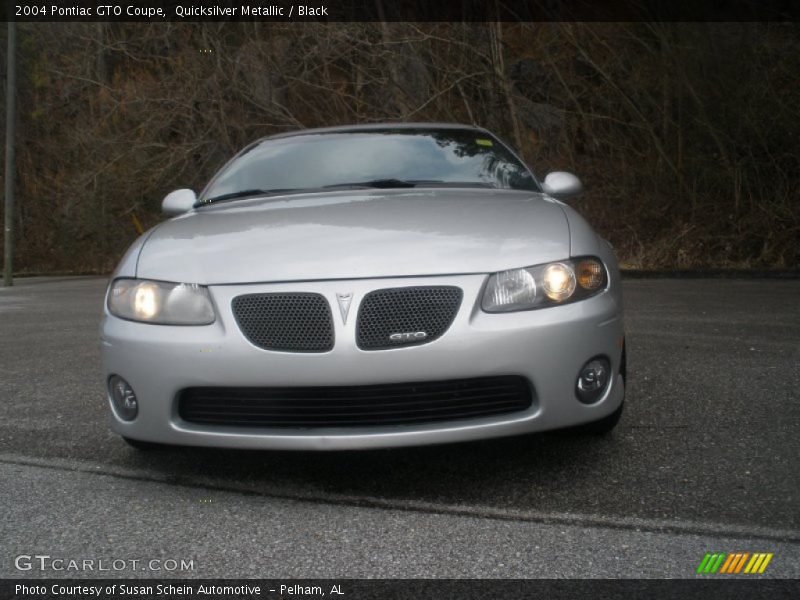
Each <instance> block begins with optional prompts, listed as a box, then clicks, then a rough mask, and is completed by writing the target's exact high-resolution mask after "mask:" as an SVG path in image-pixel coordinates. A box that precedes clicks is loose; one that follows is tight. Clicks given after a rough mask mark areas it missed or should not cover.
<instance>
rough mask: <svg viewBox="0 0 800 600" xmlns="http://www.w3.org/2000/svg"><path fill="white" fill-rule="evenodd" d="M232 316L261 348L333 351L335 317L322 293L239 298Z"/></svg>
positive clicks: (248, 295) (252, 341)
mask: <svg viewBox="0 0 800 600" xmlns="http://www.w3.org/2000/svg"><path fill="white" fill-rule="evenodd" d="M232 308H233V316H234V317H235V318H236V323H237V324H238V325H239V329H241V330H242V333H243V334H244V335H245V337H246V338H247V339H248V340H250V342H251V343H253V344H255V345H256V346H258V347H259V348H264V349H265V350H283V351H286V352H327V351H329V350H331V349H332V348H333V318H332V317H331V307H330V306H329V305H328V301H327V300H325V297H324V296H322V295H320V294H312V293H302V292H301V293H277V294H246V295H244V296H237V297H236V298H234V299H233V303H232Z"/></svg>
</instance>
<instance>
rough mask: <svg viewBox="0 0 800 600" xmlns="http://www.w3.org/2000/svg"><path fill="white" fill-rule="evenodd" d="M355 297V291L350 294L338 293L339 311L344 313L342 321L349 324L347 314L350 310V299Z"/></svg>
mask: <svg viewBox="0 0 800 600" xmlns="http://www.w3.org/2000/svg"><path fill="white" fill-rule="evenodd" d="M352 299H353V293H352V292H350V293H349V294H336V301H337V302H338V303H339V313H341V315H342V323H344V324H345V325H347V315H348V313H349V312H350V301H351V300H352Z"/></svg>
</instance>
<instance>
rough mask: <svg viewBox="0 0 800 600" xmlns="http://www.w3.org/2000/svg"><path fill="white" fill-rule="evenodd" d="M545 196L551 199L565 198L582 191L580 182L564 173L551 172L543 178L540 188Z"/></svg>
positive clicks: (573, 176)
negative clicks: (551, 197) (547, 195)
mask: <svg viewBox="0 0 800 600" xmlns="http://www.w3.org/2000/svg"><path fill="white" fill-rule="evenodd" d="M542 187H543V188H544V191H545V193H546V194H549V195H550V196H553V198H567V197H568V196H575V195H576V194H580V193H581V192H582V191H583V184H582V183H581V180H580V179H578V178H577V177H575V175H573V174H572V173H567V172H566V171H553V172H552V173H548V174H547V177H545V178H544V185H543V186H542Z"/></svg>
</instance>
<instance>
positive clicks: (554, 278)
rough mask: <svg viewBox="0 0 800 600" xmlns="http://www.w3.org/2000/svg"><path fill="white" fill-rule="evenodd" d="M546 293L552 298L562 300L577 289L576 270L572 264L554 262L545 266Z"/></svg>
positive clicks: (557, 300)
mask: <svg viewBox="0 0 800 600" xmlns="http://www.w3.org/2000/svg"><path fill="white" fill-rule="evenodd" d="M542 279H543V280H544V293H545V294H547V297H548V298H550V300H554V301H556V302H561V301H562V300H566V299H567V298H569V297H570V296H572V294H573V292H574V291H575V271H574V270H573V269H572V265H567V264H564V263H553V264H552V265H547V266H546V267H545V268H544V277H543V278H542Z"/></svg>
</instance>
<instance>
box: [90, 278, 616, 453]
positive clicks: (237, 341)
mask: <svg viewBox="0 0 800 600" xmlns="http://www.w3.org/2000/svg"><path fill="white" fill-rule="evenodd" d="M486 279H487V276H485V275H456V276H448V277H438V276H437V277H427V278H416V277H415V278H397V279H381V280H363V279H362V280H346V281H316V282H287V283H277V284H250V285H227V286H212V287H211V288H210V291H211V294H212V297H213V300H214V304H215V308H216V309H217V311H218V316H219V318H218V319H217V321H216V322H215V323H214V324H212V325H208V326H203V327H174V326H158V325H149V324H142V323H134V322H130V321H123V320H121V319H117V318H115V317H113V316H106V317H105V319H104V323H103V327H102V329H103V347H104V352H103V354H104V359H105V370H106V372H107V373H122V374H123V376H124V377H125V378H126V379H127V380H128V381H129V382H130V384H131V385H132V386H133V389H134V390H135V391H136V393H137V396H138V397H139V398H140V401H139V402H140V408H139V410H140V414H139V417H138V418H137V419H136V420H135V421H133V422H130V423H128V422H124V421H122V420H120V419H118V418H117V417H116V416H114V415H112V428H113V429H114V431H116V432H117V433H119V434H121V435H124V436H127V437H132V438H135V439H140V440H145V441H151V442H161V443H168V444H169V443H172V444H185V445H209V446H226V447H235V448H261V449H284V450H291V449H294V450H298V449H328V450H345V449H359V448H375V447H394V446H407V445H421V444H437V443H445V442H456V441H467V440H472V439H479V438H487V437H499V436H506V435H517V434H522V433H530V432H534V431H544V430H549V429H557V428H561V427H568V426H571V425H577V424H580V423H584V422H589V421H593V420H597V419H600V418H602V417H604V416H606V415H608V414H610V413H611V412H613V411H614V410H616V409H617V408H619V406H620V404H621V403H622V398H623V395H624V381H623V380H622V377H621V376H619V374H618V371H619V366H620V360H621V353H622V337H623V327H622V318H621V313H620V306H621V296H620V294H619V292H618V289H619V288H618V284H617V282H613V283H614V284H615V285H614V286H613V288H609V290H608V291H606V292H603V293H601V294H599V295H597V296H595V297H593V298H589V299H587V300H584V301H581V302H575V303H572V304H566V305H563V306H557V307H553V308H548V309H540V310H531V311H522V312H516V313H504V314H488V313H485V312H483V311H482V310H481V309H480V306H479V298H480V296H481V292H482V290H483V287H484V285H485V283H486ZM431 284H435V285H455V286H458V287H460V288H461V289H463V290H464V297H465V300H464V302H463V303H462V305H461V308H460V309H459V312H458V314H457V316H456V319H455V321H454V322H453V324H452V325H451V327H450V329H449V330H448V331H447V333H446V334H445V335H444V336H442V337H441V338H439V339H437V340H435V341H434V342H431V343H429V344H423V345H420V346H409V347H400V348H395V349H391V350H384V351H364V350H361V349H359V348H358V347H357V345H356V342H355V322H356V319H353V318H351V319H348V321H347V323H343V322H342V320H341V319H340V318H338V314H337V315H336V317H335V318H334V323H335V338H336V343H335V346H334V348H333V350H331V351H330V352H324V353H318V354H297V353H292V352H276V351H269V350H262V349H260V348H256V347H255V346H253V345H252V344H250V342H248V341H247V339H246V338H245V337H244V335H243V334H242V333H241V331H240V330H239V329H238V327H237V325H236V323H235V319H234V317H233V314H232V311H231V301H232V300H233V298H234V297H235V296H237V295H240V294H248V293H258V292H285V291H313V292H317V293H321V294H323V295H324V296H325V297H326V298H327V299H328V301H329V302H330V303H331V306H336V299H335V297H336V294H337V293H342V292H347V293H352V294H353V300H352V302H353V306H352V307H351V311H357V310H358V305H359V303H360V301H361V299H362V298H363V297H364V295H366V294H367V293H368V292H369V291H371V290H374V289H379V288H392V287H404V286H413V285H431ZM599 354H602V355H607V356H609V358H610V360H611V365H612V370H613V372H614V373H615V376H614V378H613V380H612V382H611V385H610V386H609V388H608V389H607V390H606V392H605V394H604V395H603V397H602V398H601V399H600V400H599V401H598V402H596V403H593V404H591V405H586V404H582V403H581V402H579V401H578V399H577V398H576V396H575V393H574V385H575V379H576V377H577V374H578V372H579V370H580V368H581V366H582V365H583V364H584V362H585V361H586V360H588V359H589V358H591V357H593V356H596V355H599ZM154 373H158V374H159V376H158V377H154V376H153V374H154ZM491 375H522V376H524V377H526V378H528V380H529V381H530V382H531V384H532V385H533V387H534V390H535V401H534V404H533V406H532V407H531V409H529V410H527V411H525V412H521V413H516V414H509V415H501V416H497V417H491V418H484V419H472V420H458V421H452V422H446V423H430V424H420V425H402V426H391V427H366V428H365V427H356V428H323V429H314V430H309V429H295V430H292V429H267V428H263V429H259V428H236V427H221V426H211V427H208V426H202V425H198V424H194V423H186V422H184V421H182V420H181V419H180V417H179V416H178V413H177V394H178V392H179V391H180V390H181V389H183V388H186V387H192V386H243V387H244V386H254V387H258V386H276V387H281V386H292V385H303V386H314V385H320V386H333V385H369V384H375V383H395V382H407V381H437V380H447V379H458V378H467V377H480V376H491Z"/></svg>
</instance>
